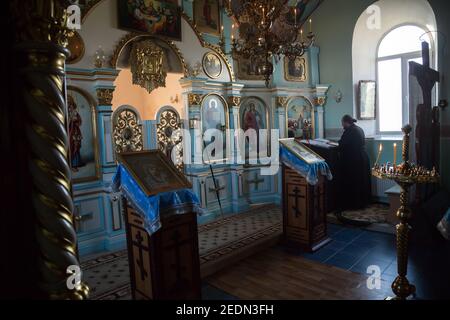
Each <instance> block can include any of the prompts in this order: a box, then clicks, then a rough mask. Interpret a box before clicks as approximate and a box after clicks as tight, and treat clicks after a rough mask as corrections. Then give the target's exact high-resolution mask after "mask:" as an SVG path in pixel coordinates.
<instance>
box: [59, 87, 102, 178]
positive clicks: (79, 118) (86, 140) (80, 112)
mask: <svg viewBox="0 0 450 320" xmlns="http://www.w3.org/2000/svg"><path fill="white" fill-rule="evenodd" d="M67 108H68V128H69V142H70V166H71V168H72V179H73V182H74V183H80V182H87V181H92V180H97V179H98V178H99V157H98V145H97V128H96V114H95V112H96V111H95V103H94V100H93V98H92V97H91V96H90V95H89V94H87V93H86V92H84V91H83V90H81V89H79V88H77V87H72V86H68V87H67Z"/></svg>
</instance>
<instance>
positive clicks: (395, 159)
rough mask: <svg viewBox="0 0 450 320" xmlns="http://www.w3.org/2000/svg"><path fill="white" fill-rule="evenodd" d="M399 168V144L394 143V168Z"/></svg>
mask: <svg viewBox="0 0 450 320" xmlns="http://www.w3.org/2000/svg"><path fill="white" fill-rule="evenodd" d="M396 166H397V144H396V143H394V168H395V167H396Z"/></svg>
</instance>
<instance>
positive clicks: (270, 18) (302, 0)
mask: <svg viewBox="0 0 450 320" xmlns="http://www.w3.org/2000/svg"><path fill="white" fill-rule="evenodd" d="M323 1H324V0H294V1H293V0H225V2H224V4H225V9H226V11H227V14H228V16H230V17H234V18H235V20H236V23H235V24H233V27H232V35H231V49H232V50H231V54H232V56H233V58H234V59H236V58H239V57H243V58H246V59H249V58H253V59H254V60H256V61H259V64H258V66H257V71H258V73H259V74H260V75H263V76H264V79H265V81H266V86H269V82H270V78H271V76H272V74H273V71H274V66H273V60H274V59H275V62H278V61H279V59H280V57H281V56H282V55H284V56H286V57H287V58H289V59H291V60H294V59H296V58H298V57H301V56H303V55H304V54H305V52H306V50H307V49H308V48H309V47H311V46H312V45H313V44H314V40H315V35H314V33H313V32H312V20H311V19H310V16H311V14H312V13H313V12H314V11H315V10H316V9H317V7H318V6H319V5H320V4H321V3H322V2H323ZM308 22H309V30H304V27H305V28H307V24H308ZM235 29H236V30H238V35H239V37H238V38H237V37H235V35H234V32H235Z"/></svg>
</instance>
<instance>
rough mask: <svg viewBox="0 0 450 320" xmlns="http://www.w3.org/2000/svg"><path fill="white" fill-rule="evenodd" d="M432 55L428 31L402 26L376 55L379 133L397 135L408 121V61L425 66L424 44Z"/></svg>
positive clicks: (387, 39)
mask: <svg viewBox="0 0 450 320" xmlns="http://www.w3.org/2000/svg"><path fill="white" fill-rule="evenodd" d="M423 41H426V42H428V44H429V45H430V49H431V50H430V51H431V52H433V43H432V40H431V36H430V33H427V30H425V29H423V28H421V27H418V26H415V25H403V26H400V27H397V28H395V29H393V30H391V31H390V32H389V33H387V34H386V35H385V36H384V37H383V38H382V40H381V41H380V43H379V47H378V54H377V78H378V132H379V133H382V134H385V133H397V132H400V130H401V128H402V126H403V125H404V124H406V123H408V122H409V62H410V61H414V62H417V63H420V64H421V63H422V42H423Z"/></svg>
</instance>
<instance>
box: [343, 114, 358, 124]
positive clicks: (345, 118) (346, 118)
mask: <svg viewBox="0 0 450 320" xmlns="http://www.w3.org/2000/svg"><path fill="white" fill-rule="evenodd" d="M342 121H343V122H346V123H356V122H358V120H356V119H355V118H353V117H352V116H350V115H348V114H346V115H345V116H343V117H342Z"/></svg>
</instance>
